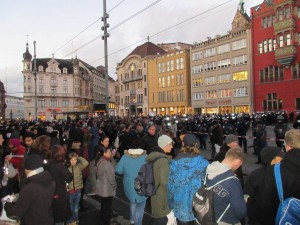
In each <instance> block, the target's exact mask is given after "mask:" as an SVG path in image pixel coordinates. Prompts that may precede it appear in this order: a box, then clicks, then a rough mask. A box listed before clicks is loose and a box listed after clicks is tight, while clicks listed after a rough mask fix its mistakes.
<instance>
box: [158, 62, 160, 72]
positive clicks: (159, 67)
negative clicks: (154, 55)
mask: <svg viewBox="0 0 300 225" xmlns="http://www.w3.org/2000/svg"><path fill="white" fill-rule="evenodd" d="M158 73H161V63H158Z"/></svg>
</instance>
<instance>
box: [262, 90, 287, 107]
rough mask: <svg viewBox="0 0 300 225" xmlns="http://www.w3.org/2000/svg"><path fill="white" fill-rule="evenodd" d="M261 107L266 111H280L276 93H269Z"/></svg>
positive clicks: (280, 103)
mask: <svg viewBox="0 0 300 225" xmlns="http://www.w3.org/2000/svg"><path fill="white" fill-rule="evenodd" d="M263 107H264V109H266V110H269V111H273V110H281V109H282V100H281V99H277V94H276V93H269V94H267V100H264V102H263Z"/></svg>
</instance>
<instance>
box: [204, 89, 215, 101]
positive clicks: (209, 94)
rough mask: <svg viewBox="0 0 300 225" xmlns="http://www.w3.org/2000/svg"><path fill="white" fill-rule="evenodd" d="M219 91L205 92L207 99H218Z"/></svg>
mask: <svg viewBox="0 0 300 225" xmlns="http://www.w3.org/2000/svg"><path fill="white" fill-rule="evenodd" d="M217 97H218V95H217V91H206V92H205V99H215V98H217Z"/></svg>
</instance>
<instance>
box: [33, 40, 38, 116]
mask: <svg viewBox="0 0 300 225" xmlns="http://www.w3.org/2000/svg"><path fill="white" fill-rule="evenodd" d="M33 46H34V55H33V57H34V58H33V76H34V112H35V117H34V118H35V119H36V121H37V120H38V115H37V94H36V93H37V90H36V41H34V42H33Z"/></svg>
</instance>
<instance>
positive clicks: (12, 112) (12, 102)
mask: <svg viewBox="0 0 300 225" xmlns="http://www.w3.org/2000/svg"><path fill="white" fill-rule="evenodd" d="M5 103H6V110H5V118H6V119H25V113H24V100H23V98H21V97H16V96H11V95H6V96H5ZM31 119H32V118H29V120H31Z"/></svg>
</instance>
